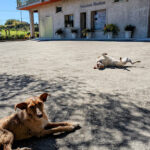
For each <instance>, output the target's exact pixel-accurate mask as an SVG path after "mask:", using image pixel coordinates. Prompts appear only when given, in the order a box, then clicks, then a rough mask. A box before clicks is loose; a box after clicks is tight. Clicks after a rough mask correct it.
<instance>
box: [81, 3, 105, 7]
mask: <svg viewBox="0 0 150 150" xmlns="http://www.w3.org/2000/svg"><path fill="white" fill-rule="evenodd" d="M105 3H106V2H93V3H89V4H85V5H80V7H81V8H87V7H92V6H98V5H104V4H105Z"/></svg>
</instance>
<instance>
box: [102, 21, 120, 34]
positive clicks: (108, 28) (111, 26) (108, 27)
mask: <svg viewBox="0 0 150 150" xmlns="http://www.w3.org/2000/svg"><path fill="white" fill-rule="evenodd" d="M119 31H120V30H119V28H118V26H117V25H115V24H107V25H105V27H104V34H106V33H108V32H112V33H113V35H118V32H119Z"/></svg>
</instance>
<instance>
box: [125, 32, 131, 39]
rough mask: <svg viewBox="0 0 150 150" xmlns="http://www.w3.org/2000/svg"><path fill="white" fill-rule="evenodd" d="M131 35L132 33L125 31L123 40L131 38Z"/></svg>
mask: <svg viewBox="0 0 150 150" xmlns="http://www.w3.org/2000/svg"><path fill="white" fill-rule="evenodd" d="M131 34H132V31H126V32H125V38H126V39H130V38H131Z"/></svg>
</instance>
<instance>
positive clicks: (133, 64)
mask: <svg viewBox="0 0 150 150" xmlns="http://www.w3.org/2000/svg"><path fill="white" fill-rule="evenodd" d="M136 63H141V61H135V62H132V63H131V64H132V65H134V64H136Z"/></svg>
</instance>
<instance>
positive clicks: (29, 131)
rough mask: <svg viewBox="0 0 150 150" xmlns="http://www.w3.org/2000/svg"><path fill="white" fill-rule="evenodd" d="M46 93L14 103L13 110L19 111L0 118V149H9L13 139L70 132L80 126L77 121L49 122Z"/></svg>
mask: <svg viewBox="0 0 150 150" xmlns="http://www.w3.org/2000/svg"><path fill="white" fill-rule="evenodd" d="M48 95H49V94H47V93H43V94H42V95H40V96H37V97H32V98H29V99H27V100H26V101H25V102H22V103H19V104H17V105H15V110H16V109H17V108H18V109H20V110H21V111H19V112H17V113H14V114H12V115H10V116H8V117H6V118H3V119H1V120H0V149H3V150H11V149H12V143H13V141H14V140H16V141H19V140H24V139H29V138H31V137H43V136H46V135H49V134H55V133H63V132H67V131H69V132H71V131H74V130H75V129H77V128H78V127H80V125H79V124H78V123H69V122H55V123H54V122H49V121H48V117H47V114H46V112H45V111H44V102H46V100H47V97H48Z"/></svg>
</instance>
